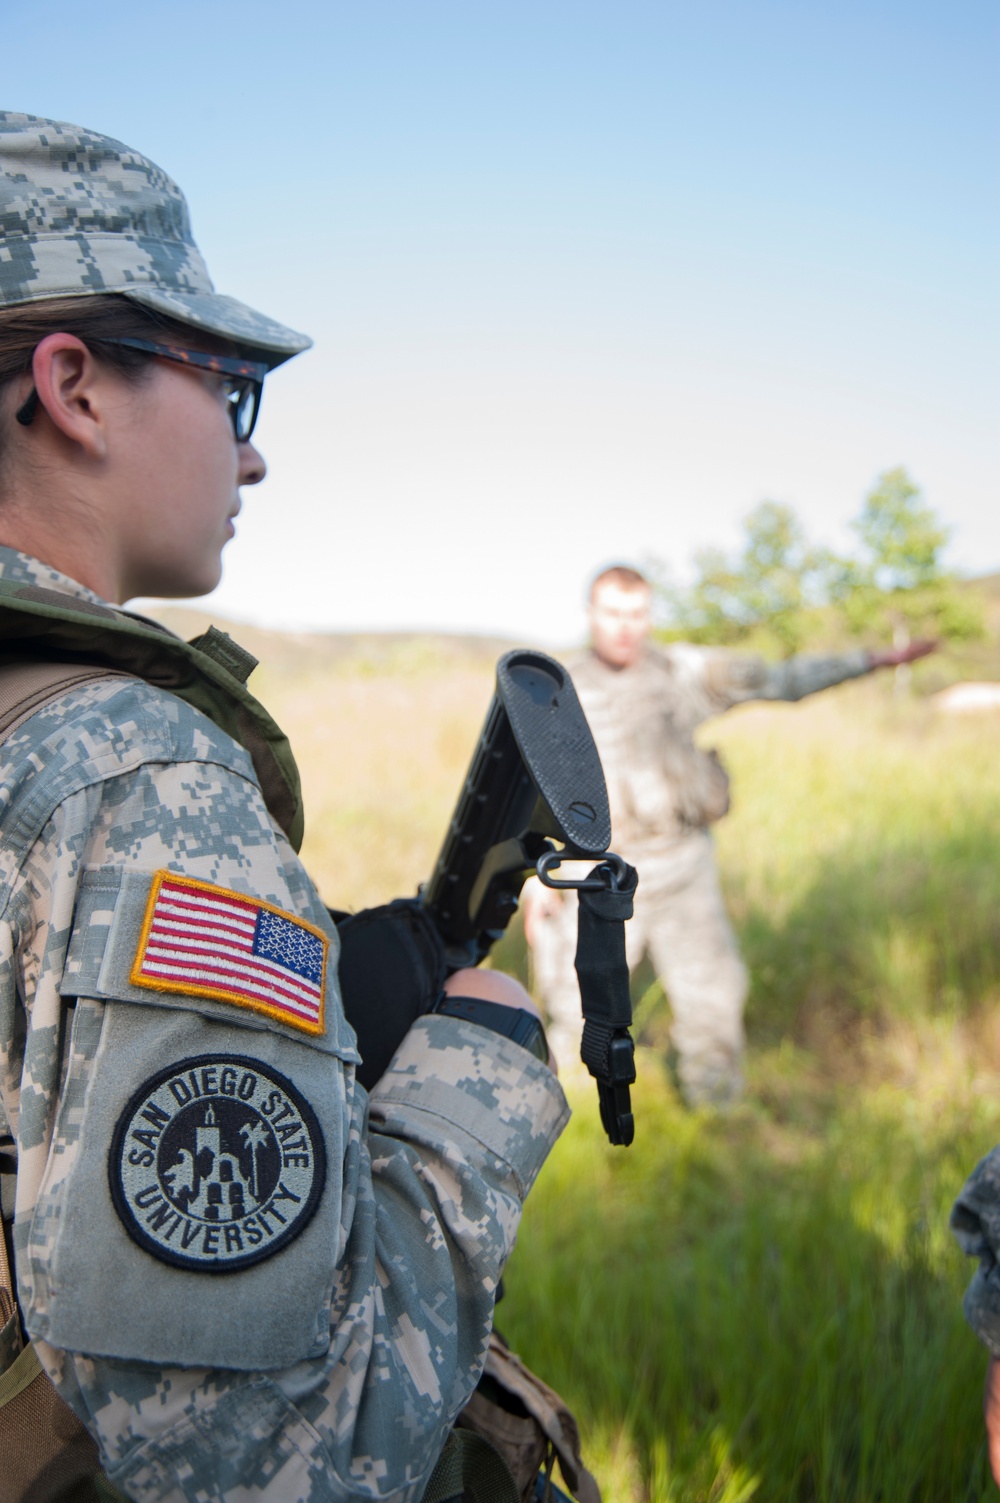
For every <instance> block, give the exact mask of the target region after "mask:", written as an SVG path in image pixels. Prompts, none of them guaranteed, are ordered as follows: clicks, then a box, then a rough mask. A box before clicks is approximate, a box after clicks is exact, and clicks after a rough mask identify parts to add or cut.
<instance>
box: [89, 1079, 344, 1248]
mask: <svg viewBox="0 0 1000 1503" xmlns="http://www.w3.org/2000/svg"><path fill="white" fill-rule="evenodd" d="M108 1177H109V1181H110V1185H111V1197H112V1200H113V1201H114V1205H115V1210H116V1211H117V1212H118V1216H119V1218H120V1219H121V1221H122V1224H123V1225H124V1227H125V1230H126V1231H127V1232H128V1235H129V1236H130V1237H131V1238H132V1240H133V1242H137V1243H138V1244H139V1246H140V1247H142V1248H144V1249H145V1250H146V1252H148V1253H152V1255H153V1257H154V1258H159V1259H160V1260H161V1261H162V1262H164V1263H172V1264H173V1265H174V1266H175V1267H178V1268H192V1269H197V1270H198V1271H199V1272H202V1273H231V1272H235V1271H236V1270H237V1269H241V1268H249V1267H251V1266H252V1265H253V1264H254V1263H260V1262H262V1261H263V1260H264V1259H265V1258H269V1257H271V1256H272V1255H273V1254H274V1253H276V1252H278V1251H279V1249H280V1248H282V1247H285V1246H287V1244H288V1243H289V1242H291V1241H292V1240H293V1239H294V1238H295V1237H297V1236H299V1234H300V1233H301V1232H302V1231H303V1230H304V1229H305V1227H306V1225H307V1224H308V1222H309V1221H310V1219H311V1218H312V1215H313V1213H314V1211H315V1210H316V1207H317V1205H318V1204H319V1199H320V1196H321V1194H322V1193H323V1184H324V1180H325V1177H326V1153H325V1149H324V1146H323V1136H322V1133H321V1131H320V1126H319V1123H318V1121H317V1119H316V1115H315V1113H314V1112H313V1110H312V1108H311V1107H310V1105H309V1103H308V1102H307V1101H306V1100H305V1099H304V1098H303V1096H302V1094H301V1092H299V1091H297V1090H296V1089H295V1087H294V1086H293V1085H292V1083H291V1081H289V1080H286V1079H285V1077H284V1075H280V1074H279V1073H278V1071H277V1070H275V1069H274V1068H273V1067H272V1066H271V1065H263V1064H261V1062H260V1061H259V1060H256V1059H249V1058H245V1057H244V1056H242V1055H238V1054H212V1055H200V1056H198V1057H197V1058H193V1059H184V1060H180V1061H179V1062H178V1063H177V1064H175V1065H171V1067H170V1068H169V1069H167V1070H161V1071H160V1072H159V1074H157V1075H154V1076H152V1077H151V1078H150V1079H149V1080H147V1081H146V1082H145V1083H144V1084H143V1085H142V1086H141V1087H140V1088H139V1090H138V1091H136V1093H135V1095H134V1096H133V1097H132V1099H131V1101H130V1102H129V1103H128V1106H127V1107H126V1108H125V1110H124V1112H123V1113H122V1115H121V1117H120V1118H119V1120H118V1123H117V1126H116V1128H115V1132H114V1137H113V1139H112V1144H111V1152H110V1154H109V1159H108Z"/></svg>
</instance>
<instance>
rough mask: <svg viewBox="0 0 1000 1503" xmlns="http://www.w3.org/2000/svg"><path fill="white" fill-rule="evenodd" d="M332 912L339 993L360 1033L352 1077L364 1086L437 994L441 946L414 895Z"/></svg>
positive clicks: (443, 973) (442, 968)
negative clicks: (377, 905) (357, 1062)
mask: <svg viewBox="0 0 1000 1503" xmlns="http://www.w3.org/2000/svg"><path fill="white" fill-rule="evenodd" d="M331 913H332V914H333V918H334V920H335V921H336V924H337V932H338V934H339V935H340V967H339V971H338V975H339V978H340V994H341V996H342V998H343V1001H344V1012H345V1013H346V1014H347V1021H348V1022H349V1023H350V1025H351V1027H352V1028H353V1029H354V1031H355V1033H356V1034H357V1036H358V1052H359V1053H360V1055H361V1064H360V1065H359V1066H358V1079H359V1080H360V1082H361V1084H362V1085H363V1086H364V1087H365V1089H366V1090H368V1091H370V1090H371V1088H372V1086H373V1085H374V1084H375V1082H376V1081H377V1080H378V1079H379V1077H380V1076H381V1075H382V1074H383V1073H384V1071H385V1069H386V1067H387V1066H388V1064H389V1061H390V1060H391V1059H392V1056H393V1055H394V1054H395V1052H396V1050H397V1049H398V1047H399V1045H400V1043H401V1042H402V1039H403V1037H404V1035H405V1034H407V1033H408V1032H409V1030H410V1027H411V1026H412V1024H413V1022H414V1020H415V1019H416V1018H419V1017H420V1016H421V1015H422V1014H423V1013H425V1012H427V1011H428V1010H429V1008H431V1007H432V1006H433V1005H434V1003H435V1002H436V1001H437V999H438V997H439V996H440V995H441V988H442V987H443V986H444V983H445V979H446V977H447V975H448V968H447V965H446V963H445V954H444V943H443V941H442V940H441V937H440V935H439V934H438V932H437V929H436V928H435V926H434V923H433V921H432V920H431V919H430V918H429V917H428V914H427V910H426V909H425V908H424V905H423V904H422V903H421V901H420V899H419V898H396V900H395V901H394V902H392V903H386V904H385V905H384V906H383V907H381V908H365V909H363V910H362V911H361V913H352V914H341V913H336V912H333V910H332V909H331Z"/></svg>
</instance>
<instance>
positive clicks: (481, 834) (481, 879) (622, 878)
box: [421, 651, 636, 1144]
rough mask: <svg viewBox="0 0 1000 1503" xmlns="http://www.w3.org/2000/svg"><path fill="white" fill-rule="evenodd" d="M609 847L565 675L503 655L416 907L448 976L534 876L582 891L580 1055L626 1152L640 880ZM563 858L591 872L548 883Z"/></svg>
mask: <svg viewBox="0 0 1000 1503" xmlns="http://www.w3.org/2000/svg"><path fill="white" fill-rule="evenodd" d="M554 841H557V842H559V844H558V845H556V844H554V843H553V842H554ZM610 841H611V815H610V811H609V809H608V794H607V788H606V786H605V782H604V772H603V769H602V768H601V761H600V757H599V756H598V753H597V748H596V746H595V745H594V738H593V736H592V734H591V730H590V726H589V725H588V724H587V719H586V716H585V715H584V713H583V710H582V708H581V706H580V701H579V699H578V698H577V695H576V690H575V689H574V687H573V682H572V679H571V678H570V676H569V674H568V673H567V671H566V669H565V668H563V667H562V665H561V664H559V663H557V662H556V661H555V659H554V658H550V657H547V656H546V655H545V654H544V653H541V652H534V651H515V652H508V653H505V655H504V656H503V657H502V658H501V659H500V661H499V662H498V664H497V683H496V692H495V694H494V696H493V701H492V703H491V705H490V707H489V710H488V711H487V715H486V720H485V723H484V725H483V729H482V732H481V733H480V737H479V743H478V745H477V747H476V750H475V752H474V754H473V757H472V761H471V763H470V766H469V770H468V772H467V774H466V777H465V782H464V784H463V787H462V791H461V794H460V796H459V800H458V804H457V805H456V808H455V812H454V814H453V815H452V818H451V823H450V825H449V828H448V833H447V836H446V837H445V841H444V844H443V846H442V848H441V852H440V855H439V856H438V859H437V864H436V865H435V868H434V873H433V875H432V876H431V878H430V881H429V882H427V883H426V884H425V885H424V887H423V888H422V890H421V899H422V902H423V905H424V908H425V910H426V911H427V913H428V914H429V915H430V917H431V918H432V919H433V921H434V924H435V927H436V928H437V930H438V933H439V934H440V936H441V938H442V939H443V941H444V945H445V954H446V958H447V964H448V969H449V970H450V971H455V970H458V969H459V968H460V967H462V966H467V965H477V964H478V963H479V961H481V960H482V959H483V958H484V956H485V955H486V954H487V953H488V951H489V949H490V947H491V946H492V945H493V944H495V943H496V941H497V940H498V939H499V938H500V937H501V935H502V934H503V932H504V930H505V929H506V927H507V925H508V923H509V922H510V920H511V918H512V917H513V915H514V913H515V912H516V911H517V900H518V894H519V893H520V891H521V888H522V886H523V885H524V882H525V880H526V878H527V877H528V875H529V874H530V873H531V871H533V870H534V871H537V873H538V876H539V877H540V879H541V880H542V882H544V883H545V884H546V885H547V886H550V887H572V888H576V889H577V890H578V891H579V894H580V916H579V938H578V946H577V955H576V969H577V974H578V976H579V979H580V993H581V999H582V1005H583V1016H584V1034H583V1045H582V1049H581V1055H582V1058H583V1060H584V1063H585V1064H586V1065H587V1067H588V1069H589V1070H590V1073H591V1074H592V1075H593V1076H594V1077H595V1079H596V1080H597V1085H598V1093H599V1096H600V1102H601V1118H602V1121H603V1123H604V1127H605V1130H606V1132H607V1134H608V1137H609V1138H610V1140H611V1142H612V1143H624V1144H627V1143H630V1142H631V1141H632V1135H633V1131H634V1126H633V1120H632V1114H631V1106H630V1100H629V1086H630V1085H631V1083H632V1081H634V1079H635V1064H634V1060H633V1046H632V1039H631V1036H630V1034H629V1031H628V1029H629V1025H630V1023H631V1021H632V1007H631V1001H630V998H629V992H628V970H627V967H626V964H625V940H624V920H625V919H626V918H629V917H631V913H632V893H633V892H634V891H635V883H636V876H635V872H634V871H633V869H632V868H631V867H629V866H627V865H626V863H625V862H624V861H622V859H621V857H619V856H616V855H615V854H614V853H613V852H611V851H609V850H608V846H609V844H610ZM564 861H587V862H592V863H593V862H596V863H597V865H596V866H595V867H594V868H593V870H591V871H590V872H589V874H588V875H587V876H586V877H585V878H583V879H580V880H572V879H565V878H560V877H555V876H553V875H552V872H553V871H554V870H555V869H557V868H558V867H559V865H560V864H561V863H562V862H564Z"/></svg>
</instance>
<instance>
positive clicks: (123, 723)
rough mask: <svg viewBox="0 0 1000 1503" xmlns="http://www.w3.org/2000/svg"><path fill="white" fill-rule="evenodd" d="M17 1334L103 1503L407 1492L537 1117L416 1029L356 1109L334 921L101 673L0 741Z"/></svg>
mask: <svg viewBox="0 0 1000 1503" xmlns="http://www.w3.org/2000/svg"><path fill="white" fill-rule="evenodd" d="M3 758H4V763H5V765H4V768H3V778H2V780H0V787H2V789H3V799H4V802H3V805H2V814H3V819H4V841H3V845H2V854H0V859H2V861H3V863H4V872H3V876H4V882H3V885H2V890H3V893H4V895H5V906H4V909H3V913H2V915H0V1037H2V1039H3V1053H2V1060H0V1065H2V1070H3V1074H2V1077H0V1087H2V1092H3V1107H4V1112H5V1114H6V1116H7V1117H8V1120H9V1122H10V1124H11V1129H12V1131H13V1132H14V1134H15V1137H16V1141H17V1145H18V1177H17V1197H16V1219H15V1250H16V1264H17V1279H18V1291H19V1296H20V1299H21V1303H22V1306H23V1309H24V1314H25V1319H26V1323H27V1325H28V1329H29V1332H30V1334H31V1335H32V1338H33V1339H34V1340H35V1344H36V1347H37V1350H38V1352H39V1355H40V1357H41V1359H42V1362H43V1364H44V1366H45V1368H46V1370H47V1371H48V1372H49V1375H50V1376H51V1378H52V1379H53V1381H54V1382H55V1383H56V1386H57V1387H58V1389H59V1390H60V1392H61V1393H62V1394H63V1396H64V1397H65V1398H66V1400H67V1401H68V1402H69V1403H70V1404H71V1406H72V1407H73V1408H74V1409H75V1410H76V1411H77V1413H78V1414H80V1415H81V1417H82V1418H83V1419H84V1421H85V1422H86V1424H87V1425H88V1427H89V1428H90V1429H91V1431H92V1433H93V1434H94V1435H95V1436H96V1437H97V1439H98V1442H99V1444H100V1447H101V1454H102V1459H103V1461H104V1464H105V1466H106V1468H107V1470H108V1472H109V1475H110V1476H111V1478H112V1480H113V1481H114V1482H115V1483H116V1485H117V1486H119V1487H120V1488H121V1489H122V1491H123V1492H125V1493H126V1495H127V1496H129V1497H131V1498H134V1499H142V1500H147V1499H148V1500H153V1499H156V1500H171V1503H180V1500H185V1503H194V1500H197V1503H202V1500H204V1503H207V1500H209V1499H212V1500H215V1499H221V1498H223V1497H227V1498H228V1497H236V1496H241V1497H243V1496H245V1497H247V1498H251V1497H253V1498H255V1499H259V1500H261V1503H294V1500H302V1503H320V1500H323V1503H327V1500H331V1503H332V1500H340V1499H347V1498H391V1499H394V1500H395V1499H399V1500H410V1499H415V1498H418V1497H419V1496H420V1494H421V1492H422V1489H423V1486H424V1483H425V1481H426V1478H427V1476H428V1474H429V1472H430V1470H431V1469H432V1467H433V1464H434V1461H435V1459H436V1456H437V1453H438V1451H439V1450H440V1446H441V1444H442V1441H443V1437H444V1434H445V1432H446V1428H447V1426H448V1424H449V1423H450V1421H451V1419H452V1418H453V1417H454V1415H455V1413H456V1412H457V1411H458V1410H459V1409H460V1408H461V1406H462V1405H463V1403H464V1402H465V1400H466V1398H467V1396H468V1394H469V1392H470V1391H471V1388H472V1386H473V1385H474V1383H475V1381H476V1378H477V1376H478V1372H479V1370H480V1367H481V1364H482V1361H483V1358H484V1355H485V1350H486V1343H487V1339H488V1333H489V1328H490V1324H491V1319H492V1308H493V1300H494V1295H495V1290H496V1285H497V1281H498V1279H499V1277H500V1273H501V1271H502V1269H503V1266H504V1263H505V1261H506V1259H507V1257H508V1255H509V1253H510V1251H511V1248H512V1246H513V1242H514V1238H515V1234H516V1229H517V1223H518V1218H519V1213H520V1207H521V1203H522V1200H523V1198H524V1196H525V1194H526V1193H527V1191H528V1189H529V1188H530V1186H531V1184H532V1182H533V1180H534V1178H535V1176H536V1174H537V1172H538V1169H539V1168H540V1166H541V1163H542V1161H543V1160H544V1158H545V1156H546V1154H547V1152H548V1150H549V1148H550V1147H551V1144H552V1142H553V1141H554V1140H555V1137H556V1136H557V1135H558V1132H559V1131H560V1129H561V1127H562V1125H563V1123H564V1121H565V1118H566V1115H567V1112H566V1105H565V1100H564V1098H563V1096H562V1093H561V1091H560V1089H559V1086H558V1082H557V1081H556V1080H555V1078H554V1077H553V1076H552V1075H551V1074H550V1072H549V1071H548V1070H546V1069H545V1068H544V1067H543V1066H541V1065H540V1064H539V1063H538V1061H537V1060H535V1059H534V1058H533V1057H532V1056H531V1055H530V1054H528V1053H527V1052H526V1051H524V1050H522V1049H519V1048H518V1047H517V1046H516V1045H514V1044H511V1043H510V1042H509V1041H507V1040H504V1039H502V1038H500V1037H499V1036H497V1035H493V1034H490V1033H487V1032H486V1031H485V1030H482V1029H479V1028H476V1027H474V1026H473V1025H467V1024H462V1023H460V1022H458V1021H456V1020H453V1019H446V1018H438V1017H429V1018H426V1019H424V1020H422V1021H421V1022H420V1023H419V1024H418V1026H417V1027H415V1028H414V1029H413V1030H412V1031H411V1033H410V1034H409V1035H408V1036H407V1037H406V1039H405V1040H404V1041H403V1044H402V1046H401V1048H400V1049H399V1051H398V1053H397V1055H396V1058H395V1060H394V1062H393V1064H392V1066H391V1067H390V1069H389V1070H388V1071H387V1073H386V1075H385V1076H384V1077H383V1079H382V1081H381V1082H380V1083H379V1087H378V1089H377V1091H376V1092H375V1093H374V1094H373V1095H372V1097H371V1098H370V1100H369V1098H368V1097H367V1096H366V1094H365V1093H364V1091H362V1090H361V1088H360V1087H358V1086H357V1085H356V1083H355V1079H354V1070H353V1065H354V1063H355V1062H356V1059H357V1055H356V1051H355V1048H354V1038H353V1034H352V1032H351V1030H350V1028H349V1027H348V1025H347V1024H346V1022H345V1020H344V1017H343V1012H342V1009H341V1007H340V1002H339V995H338V992H337V987H336V944H337V941H336V931H335V930H334V929H333V927H332V925H331V923H330V922H329V919H328V916H327V914H326V911H325V909H324V908H323V906H322V904H321V903H320V901H319V898H318V896H317V894H316V893H315V891H314V889H313V888H312V886H311V884H310V883H309V880H308V878H307V877H306V875H305V873H304V872H303V870H302V868H301V866H300V865H299V863H298V861H297V859H296V858H295V857H294V855H293V854H292V852H291V851H290V849H289V848H288V846H287V844H286V843H285V841H284V839H283V837H282V836H281V835H280V834H279V833H278V832H277V831H276V830H275V828H274V826H273V825H272V822H271V821H270V819H269V817H268V815H267V813H266V810H265V808H264V805H263V802H262V800H261V797H260V793H259V790H258V789H257V786H256V783H255V781H254V779H253V774H252V770H251V768H250V765H249V760H248V758H247V757H246V755H245V753H243V751H242V749H241V748H239V747H237V746H235V745H234V743H232V742H231V741H229V739H228V738H227V737H225V736H224V735H223V734H222V733H221V732H219V731H218V730H217V729H216V727H214V726H213V725H212V724H211V723H210V722H209V721H207V720H205V719H204V717H202V716H201V715H199V714H198V713H197V712H196V711H193V710H191V709H190V708H189V707H188V706H186V705H184V704H183V703H182V702H181V701H179V700H177V699H174V698H173V697H172V696H169V695H166V694H160V693H158V692H157V691H155V690H152V689H149V688H148V687H147V686H145V685H142V684H139V683H137V682H134V681H130V682H129V683H127V684H125V685H121V684H118V683H114V682H106V683H104V684H100V685H95V686H92V687H90V688H87V689H82V690H78V691H76V692H75V694H74V695H73V696H72V697H68V698H67V699H65V700H64V701H62V702H61V703H60V705H59V706H58V707H50V708H48V709H45V710H42V711H40V712H39V713H38V714H36V715H35V716H34V717H33V718H32V719H31V720H30V721H28V722H27V723H26V725H25V726H24V727H23V728H22V729H21V730H20V731H18V732H16V733H15V735H14V736H13V737H12V738H10V740H8V742H7V743H6V745H5V746H4V748H3Z"/></svg>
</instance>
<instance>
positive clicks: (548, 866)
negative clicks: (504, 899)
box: [535, 850, 632, 892]
mask: <svg viewBox="0 0 1000 1503" xmlns="http://www.w3.org/2000/svg"><path fill="white" fill-rule="evenodd" d="M586 859H587V858H586V857H580V856H574V855H573V853H572V852H571V851H551V850H550V851H546V852H545V854H544V856H539V858H538V861H537V864H536V866H535V870H536V872H537V873H538V879H539V881H540V882H542V883H543V884H544V885H545V886H546V887H554V888H557V889H560V890H561V889H568V888H571V889H573V890H574V891H576V892H606V891H607V890H608V889H609V888H610V890H611V891H612V892H621V890H622V888H623V887H624V886H625V884H626V882H627V880H628V873H629V872H630V871H631V870H632V868H631V867H630V866H629V864H628V862H627V861H623V860H622V858H621V856H618V855H616V854H615V852H614V851H605V853H604V855H603V856H602V857H601V860H600V863H599V864H598V865H597V866H595V867H594V868H593V869H592V870H591V871H589V872H588V873H587V875H586V876H585V877H551V876H549V873H550V872H551V871H552V869H553V867H556V866H561V865H562V863H563V862H564V861H580V860H586Z"/></svg>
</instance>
